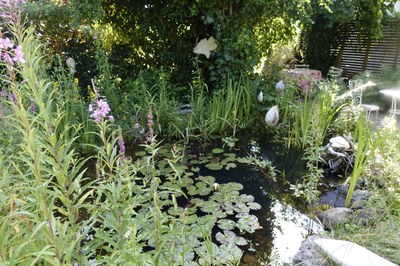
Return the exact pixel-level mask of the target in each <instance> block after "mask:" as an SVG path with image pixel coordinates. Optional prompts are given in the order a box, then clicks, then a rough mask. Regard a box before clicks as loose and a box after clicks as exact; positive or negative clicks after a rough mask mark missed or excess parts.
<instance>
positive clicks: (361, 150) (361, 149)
mask: <svg viewBox="0 0 400 266" xmlns="http://www.w3.org/2000/svg"><path fill="white" fill-rule="evenodd" d="M365 120H366V118H365V117H364V116H360V117H359V118H358V122H357V127H356V130H355V133H354V141H355V142H357V148H356V159H355V162H354V165H353V172H352V173H351V176H349V178H348V180H346V183H347V182H348V183H349V190H348V192H347V195H346V207H348V206H349V205H350V200H351V196H352V195H353V192H354V189H355V187H356V184H357V180H358V178H359V177H360V176H361V174H362V173H363V171H364V169H365V167H366V165H367V163H368V161H369V160H370V159H371V158H372V157H373V156H374V155H375V150H376V148H377V147H378V146H379V145H380V142H381V141H382V140H383V139H382V138H381V137H380V136H379V135H378V136H375V137H373V135H372V134H371V132H370V129H369V128H368V126H367V123H366V121H365ZM377 134H379V133H377Z"/></svg>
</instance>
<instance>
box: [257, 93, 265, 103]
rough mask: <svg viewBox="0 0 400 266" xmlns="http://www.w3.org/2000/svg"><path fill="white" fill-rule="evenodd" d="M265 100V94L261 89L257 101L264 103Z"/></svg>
mask: <svg viewBox="0 0 400 266" xmlns="http://www.w3.org/2000/svg"><path fill="white" fill-rule="evenodd" d="M263 100H264V95H263V92H262V91H260V93H259V94H258V96H257V101H259V102H260V103H262V101H263Z"/></svg>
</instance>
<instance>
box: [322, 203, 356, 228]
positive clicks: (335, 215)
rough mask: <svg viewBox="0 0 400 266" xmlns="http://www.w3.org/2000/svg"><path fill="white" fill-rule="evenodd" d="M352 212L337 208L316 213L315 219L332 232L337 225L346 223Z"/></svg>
mask: <svg viewBox="0 0 400 266" xmlns="http://www.w3.org/2000/svg"><path fill="white" fill-rule="evenodd" d="M352 212H353V211H352V210H351V209H349V208H343V207H338V208H332V209H329V210H326V211H324V212H321V213H318V214H317V217H318V219H319V220H320V221H321V222H322V224H323V225H324V227H325V228H327V229H330V230H332V229H334V228H336V227H337V226H338V225H340V224H343V223H345V222H347V221H348V220H349V218H350V217H351V214H352Z"/></svg>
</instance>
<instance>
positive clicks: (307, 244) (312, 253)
mask: <svg viewBox="0 0 400 266" xmlns="http://www.w3.org/2000/svg"><path fill="white" fill-rule="evenodd" d="M319 238H321V237H320V236H309V237H308V238H307V239H305V240H304V241H303V242H301V245H300V249H299V251H298V252H297V253H296V254H295V255H294V256H293V259H292V265H304V266H317V265H318V266H320V265H322V266H327V265H332V264H331V263H330V262H329V261H328V260H326V259H325V258H324V256H322V255H321V253H320V251H319V250H318V246H317V245H316V244H315V240H316V239H319Z"/></svg>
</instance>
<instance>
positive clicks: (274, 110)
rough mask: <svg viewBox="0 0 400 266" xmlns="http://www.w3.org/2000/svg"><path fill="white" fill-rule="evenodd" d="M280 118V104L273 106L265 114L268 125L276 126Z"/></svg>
mask: <svg viewBox="0 0 400 266" xmlns="http://www.w3.org/2000/svg"><path fill="white" fill-rule="evenodd" d="M278 120H279V110H278V105H274V106H272V107H271V108H270V109H269V110H268V112H267V114H266V115H265V123H267V125H268V126H271V127H273V126H275V125H276V124H277V123H278Z"/></svg>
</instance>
